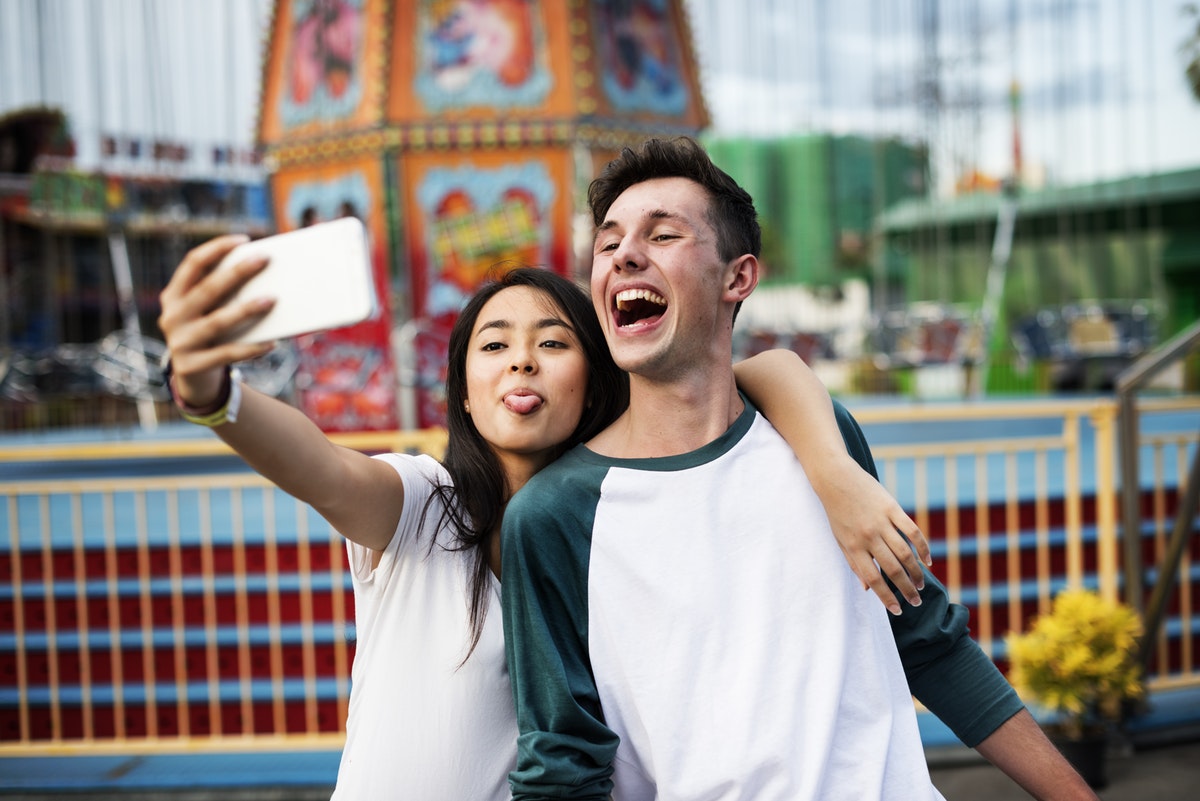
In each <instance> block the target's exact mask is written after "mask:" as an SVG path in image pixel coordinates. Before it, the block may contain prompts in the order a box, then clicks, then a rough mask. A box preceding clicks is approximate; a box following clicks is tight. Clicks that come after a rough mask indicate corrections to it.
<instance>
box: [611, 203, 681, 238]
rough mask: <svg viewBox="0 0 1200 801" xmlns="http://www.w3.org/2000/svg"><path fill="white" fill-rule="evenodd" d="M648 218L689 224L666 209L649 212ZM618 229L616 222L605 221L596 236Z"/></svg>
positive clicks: (678, 215) (679, 215)
mask: <svg viewBox="0 0 1200 801" xmlns="http://www.w3.org/2000/svg"><path fill="white" fill-rule="evenodd" d="M646 217H648V218H649V219H651V220H675V221H677V222H679V223H681V224H684V225H686V224H688V220H687V218H686V217H684V216H683V215H682V214H676V213H675V212H673V211H667V210H666V209H654V210H653V211H651V212H647V214H646ZM616 227H617V221H616V220H605V221H604V222H602V223H600V225H598V226H596V236H600V234H602V233H604V232H605V231H609V230H611V229H613V228H616Z"/></svg>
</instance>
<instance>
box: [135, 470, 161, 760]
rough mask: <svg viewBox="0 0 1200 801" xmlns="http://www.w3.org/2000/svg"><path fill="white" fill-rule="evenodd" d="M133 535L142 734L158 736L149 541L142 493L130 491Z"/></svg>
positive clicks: (144, 494)
mask: <svg viewBox="0 0 1200 801" xmlns="http://www.w3.org/2000/svg"><path fill="white" fill-rule="evenodd" d="M133 513H134V536H135V537H136V538H137V576H138V617H139V618H141V624H142V625H141V629H142V686H143V687H144V688H145V693H146V703H145V712H144V714H145V716H146V736H148V737H151V738H156V737H158V681H157V675H156V670H155V665H154V601H153V599H152V598H151V597H150V580H151V578H152V576H151V571H150V544H149V542H148V534H147V531H146V528H147V522H146V493H144V492H141V491H138V492H134V494H133Z"/></svg>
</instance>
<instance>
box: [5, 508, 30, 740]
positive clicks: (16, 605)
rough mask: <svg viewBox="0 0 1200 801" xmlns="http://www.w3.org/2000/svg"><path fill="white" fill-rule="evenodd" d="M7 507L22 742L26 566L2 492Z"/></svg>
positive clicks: (25, 731)
mask: <svg viewBox="0 0 1200 801" xmlns="http://www.w3.org/2000/svg"><path fill="white" fill-rule="evenodd" d="M4 502H5V504H6V506H7V508H8V554H9V559H10V560H11V562H12V588H13V636H14V638H15V639H16V652H17V720H18V726H19V737H20V741H21V742H22V743H28V742H29V740H30V736H31V732H30V728H29V726H30V720H29V655H28V652H27V650H26V649H27V645H26V637H25V581H24V573H25V566H24V564H23V561H24V557H23V555H22V554H21V517H20V515H19V514H18V513H17V498H16V496H12V495H5V497H4Z"/></svg>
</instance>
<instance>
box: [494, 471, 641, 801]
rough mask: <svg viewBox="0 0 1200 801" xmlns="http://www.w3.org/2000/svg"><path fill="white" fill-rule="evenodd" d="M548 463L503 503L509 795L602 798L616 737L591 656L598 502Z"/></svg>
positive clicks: (519, 798)
mask: <svg viewBox="0 0 1200 801" xmlns="http://www.w3.org/2000/svg"><path fill="white" fill-rule="evenodd" d="M561 475H562V473H561V471H560V472H558V473H555V472H554V471H553V470H552V469H551V468H547V470H544V471H543V474H542V475H539V476H537V477H535V479H534V480H533V481H530V482H529V483H528V484H527V485H526V486H525V488H524V489H522V490H521V492H519V493H517V494H516V495H515V496H514V497H513V499H512V500H511V501H510V502H509V505H508V508H507V509H506V510H505V514H504V524H503V529H502V535H501V553H502V555H503V556H502V559H501V563H502V569H501V579H502V580H501V587H502V590H501V605H502V609H503V614H504V637H505V651H506V654H507V657H508V669H509V674H510V676H511V678H512V686H513V697H514V700H515V702H516V707H517V723H518V726H519V729H520V736H519V738H518V740H517V766H516V770H514V771H513V772H512V773H511V774H510V776H509V784H510V785H511V788H512V793H513V801H532V800H533V799H549V798H571V799H596V801H606V800H607V799H608V797H609V794H610V793H611V792H612V781H611V775H612V763H613V758H614V757H615V755H616V751H617V744H618V738H617V735H616V734H615V733H614V732H613V731H612V730H611V729H609V728H608V727H607V726H606V725H605V723H604V715H603V713H602V711H601V709H600V699H599V693H598V691H597V689H596V682H595V678H594V676H593V675H592V670H591V662H590V659H589V654H588V629H587V619H588V611H587V570H588V553H589V550H590V540H591V521H592V519H593V517H594V509H595V501H594V500H590V501H589V498H587V497H580V495H581V493H579V492H577V491H573V490H572V489H570V488H567V487H564V486H563V484H562V482H561V481H558V480H557V477H558V476H561Z"/></svg>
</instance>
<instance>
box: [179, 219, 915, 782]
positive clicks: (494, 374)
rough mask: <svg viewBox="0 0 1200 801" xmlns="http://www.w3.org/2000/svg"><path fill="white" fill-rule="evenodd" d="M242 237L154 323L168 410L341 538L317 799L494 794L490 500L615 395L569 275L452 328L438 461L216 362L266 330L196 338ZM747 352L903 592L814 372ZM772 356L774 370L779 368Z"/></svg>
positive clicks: (503, 297) (488, 297)
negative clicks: (347, 598) (311, 410)
mask: <svg viewBox="0 0 1200 801" xmlns="http://www.w3.org/2000/svg"><path fill="white" fill-rule="evenodd" d="M242 241H244V238H242V237H234V236H231V237H221V238H218V239H215V240H212V241H210V242H207V243H205V244H204V245H201V246H200V247H198V248H196V249H195V250H193V251H191V252H190V253H189V254H188V255H187V256H186V257H185V258H184V260H183V262H182V263H181V264H180V265H179V267H178V269H177V270H176V272H175V274H174V276H173V277H172V279H171V281H170V283H169V284H168V285H167V287H166V288H165V289H164V290H163V292H162V295H161V303H162V315H161V317H160V319H159V326H160V327H161V329H162V331H163V333H164V335H165V337H166V341H167V345H168V347H169V349H170V352H171V358H172V375H171V378H170V380H171V384H172V390H173V392H174V395H175V398H176V403H177V404H179V407H180V409H181V410H182V411H183V413H184V415H185V416H186V417H187V418H188V419H191V420H193V421H195V422H199V423H202V424H205V425H210V426H212V427H213V430H214V431H215V433H216V434H217V435H218V436H219V437H220V438H221V439H222V440H224V441H225V442H226V443H228V444H229V445H230V446H231V447H232V448H233V449H234V450H235V451H237V453H238V454H239V455H241V457H242V458H243V459H244V460H245V461H246V462H247V463H248V464H249V465H250V466H251V467H253V468H254V469H255V470H256V471H258V472H259V473H261V474H262V475H263V476H265V477H267V478H269V479H270V480H271V481H273V482H274V483H275V484H276V485H278V486H279V487H280V488H281V489H283V490H285V491H286V492H288V493H290V494H291V495H293V496H295V497H296V498H299V499H300V500H302V501H305V502H306V503H308V504H310V505H311V506H312V507H313V508H314V509H316V510H317V511H318V512H319V513H320V514H321V515H322V516H324V517H325V519H327V520H328V521H329V522H330V524H331V525H332V526H333V527H334V528H335V529H336V530H337V531H339V532H340V533H341V534H342V535H343V536H345V537H346V539H347V549H348V554H349V561H350V567H351V571H352V575H353V584H354V593H355V615H356V630H357V642H356V654H355V659H354V665H353V669H352V686H353V690H352V692H351V698H350V711H349V718H348V720H347V723H346V732H347V733H346V744H345V748H344V751H343V755H342V761H341V766H340V768H339V771H338V780H337V788H336V790H335V792H334V798H336V799H340V798H346V799H349V798H386V797H404V798H471V799H507V798H508V797H509V790H508V773H509V771H510V770H511V769H512V767H513V765H514V762H515V758H516V735H517V724H516V718H515V712H514V709H513V700H512V694H511V693H512V691H511V687H510V685H509V679H508V672H507V669H506V665H505V659H504V639H503V632H502V629H501V620H500V614H499V611H498V610H499V605H498V601H499V592H500V584H499V580H498V578H497V576H498V575H499V564H500V560H499V527H500V520H501V516H502V515H503V511H504V505H505V503H506V502H507V500H508V498H509V497H511V495H512V494H513V493H514V492H516V491H517V490H518V489H519V488H520V487H521V486H522V485H523V484H524V483H525V481H526V480H528V478H529V477H530V476H532V475H533V474H534V473H536V472H537V471H538V470H540V469H541V468H542V467H544V466H546V465H547V464H549V463H550V462H551V461H552V460H553V459H555V458H556V457H557V456H558V455H560V454H561V453H562V452H563V451H564V450H566V449H567V448H568V447H571V446H573V445H574V444H576V443H578V442H581V441H585V440H587V439H589V438H590V437H591V436H593V435H594V434H595V433H597V432H598V431H600V430H602V429H603V428H604V427H605V426H606V425H608V423H609V422H611V421H612V420H613V419H614V418H615V417H616V415H618V414H619V413H620V412H621V411H622V410H623V409H624V407H625V404H626V403H627V400H628V379H627V377H626V376H625V375H624V373H622V372H621V371H620V370H619V369H618V368H617V367H616V365H615V364H614V363H613V361H612V359H611V357H610V356H609V353H608V350H607V347H606V345H605V342H604V337H603V335H602V333H601V330H600V327H599V324H598V322H597V320H596V316H595V313H594V311H593V309H592V305H591V302H590V300H589V299H588V297H587V295H586V294H585V293H584V292H583V291H582V289H580V288H579V287H576V286H575V285H574V284H572V283H570V282H569V281H567V280H566V279H564V278H561V277H559V276H557V275H554V274H553V273H550V272H549V271H546V270H538V269H518V270H515V271H512V272H510V273H508V274H507V275H505V276H503V277H502V278H500V279H498V280H497V281H496V282H494V283H491V284H489V285H487V286H485V287H484V288H483V289H481V290H480V291H479V293H478V294H477V295H476V296H475V297H474V298H472V299H471V301H470V302H469V303H468V304H467V306H466V307H465V308H464V309H463V311H462V313H461V314H460V316H459V319H458V322H457V323H456V324H455V326H454V329H453V332H452V334H451V338H450V349H449V370H448V374H447V381H446V393H447V399H448V405H447V408H448V415H447V428H448V434H449V439H448V445H447V448H446V453H445V455H444V458H443V460H442V462H440V463H439V462H438V461H436V460H434V459H433V458H431V457H429V456H410V455H404V454H387V455H383V456H378V457H368V456H366V455H364V454H362V453H359V452H357V451H354V450H351V449H348V448H343V447H340V446H337V445H335V444H333V443H332V442H331V441H330V440H329V439H328V438H326V436H325V435H324V434H323V432H321V430H320V429H319V428H318V427H317V426H316V425H315V424H313V423H312V422H311V421H310V420H309V419H308V418H306V417H305V416H304V415H303V413H301V412H300V411H299V410H297V409H295V408H293V407H291V406H289V405H288V404H286V403H283V402H281V401H279V400H276V399H274V398H271V397H269V396H267V395H264V394H261V393H258V392H255V391H254V390H252V389H250V388H249V387H244V386H241V385H240V384H238V383H237V380H236V377H234V376H232V375H231V371H230V365H231V364H232V363H234V362H238V361H241V360H245V359H250V358H254V357H257V356H260V355H262V354H264V353H266V352H267V351H268V350H269V349H270V345H242V344H214V343H216V342H218V341H219V340H220V338H221V334H222V333H224V332H226V331H228V330H231V329H233V328H235V327H237V326H239V325H240V324H243V323H244V322H246V321H247V320H249V319H251V318H254V317H257V316H261V315H263V314H265V313H266V312H267V311H269V310H270V307H271V303H270V302H269V301H265V302H260V301H255V302H248V303H245V304H238V305H223V304H224V300H225V299H226V298H228V297H230V295H231V294H232V293H233V292H234V291H235V290H236V288H237V287H239V286H240V285H241V284H243V283H244V282H245V281H247V280H249V278H251V277H252V276H253V275H254V274H256V273H257V272H258V271H259V270H261V269H262V267H263V266H265V262H262V261H247V262H244V263H242V264H240V265H238V266H237V267H235V268H234V269H232V270H229V271H221V272H219V273H214V272H213V267H215V265H216V264H218V263H219V262H220V260H221V259H222V258H223V257H224V256H225V254H227V253H228V252H229V251H230V250H231V249H232V248H233V247H234V246H236V245H237V244H239V243H240V242H242ZM793 360H794V362H795V365H800V366H799V367H796V369H791V368H793V366H794V365H793V364H792V361H793ZM751 364H752V368H751V369H750V370H749V371H748V372H747V373H746V376H747V381H748V385H747V386H746V387H745V389H746V391H747V393H748V394H749V395H751V396H752V397H753V398H755V399H756V400H760V401H762V402H763V405H764V410H765V411H766V412H767V413H768V414H772V410H774V412H775V413H777V414H779V415H784V414H793V415H795V416H796V417H797V418H798V419H804V418H805V417H810V418H812V419H814V420H817V421H819V424H818V425H812V424H809V425H807V426H803V427H800V426H797V428H803V429H804V431H803V433H802V434H800V435H799V436H797V437H795V438H796V439H800V438H803V439H805V440H806V441H805V442H794V443H793V445H796V446H798V447H797V449H798V453H800V454H801V455H803V456H804V457H805V462H804V463H805V464H806V465H807V466H808V469H809V472H810V473H813V472H814V471H819V472H821V473H822V475H823V476H826V477H827V480H826V481H825V482H824V485H825V486H834V485H835V484H837V485H839V486H840V485H841V484H842V483H845V482H849V483H850V484H852V485H853V486H854V487H856V488H858V490H859V491H852V492H846V491H845V489H840V490H839V491H837V492H831V493H830V498H831V500H830V503H831V509H830V517H831V519H832V520H833V521H834V524H835V531H837V535H838V537H839V543H840V544H841V545H842V547H843V550H844V551H846V554H847V558H848V559H850V561H851V564H852V565H865V564H867V563H870V565H871V566H870V567H869V568H866V569H863V570H861V571H858V568H857V567H856V572H859V575H860V578H862V579H863V582H864V585H867V584H872V585H873V586H874V583H875V582H878V584H879V585H883V586H884V588H885V590H886V585H884V584H883V581H882V578H880V576H879V568H878V567H876V566H875V562H878V563H879V565H880V566H881V567H884V571H885V572H887V573H888V575H889V576H891V577H893V579H894V580H895V581H896V583H897V585H898V586H901V585H903V584H904V583H905V582H907V583H908V587H909V590H906V591H905V594H906V595H909V596H910V597H911V596H914V595H915V589H913V588H912V579H911V577H912V576H914V575H916V576H919V575H920V568H919V566H918V565H917V563H916V559H915V558H914V556H913V554H912V551H911V549H910V548H909V546H908V545H907V543H905V542H904V540H903V539H901V538H900V537H899V536H898V535H897V533H896V527H897V526H899V527H900V528H901V530H903V531H904V532H905V533H906V534H907V535H908V537H909V538H910V539H912V540H913V541H914V542H915V544H916V545H917V547H918V549H920V551H921V553H922V555H923V556H926V558H927V554H928V550H927V546H926V545H925V542H924V538H923V537H922V536H921V535H920V532H919V531H918V530H917V529H916V527H915V525H913V523H912V521H911V520H909V519H908V517H907V516H906V515H904V513H903V512H902V511H901V510H900V508H899V506H898V505H897V504H896V503H895V501H894V499H892V498H891V496H890V495H888V494H887V493H886V491H884V490H883V489H882V488H880V487H879V485H878V484H876V483H875V482H874V481H873V480H872V479H871V478H870V477H869V476H867V475H866V474H865V473H863V472H862V471H861V469H860V468H858V466H857V464H856V463H854V462H853V460H851V459H850V458H849V457H848V456H846V455H845V451H844V448H842V447H841V443H840V436H839V435H838V433H837V429H836V425H835V422H834V419H833V414H832V410H831V408H830V404H829V398H828V395H827V394H826V393H825V391H824V388H823V387H821V386H820V384H819V382H816V380H815V379H814V378H812V377H811V376H810V375H808V374H807V372H805V368H803V367H802V365H801V363H800V361H799V358H798V357H795V356H794V355H792V356H790V357H788V356H783V355H781V354H770V355H769V358H767V359H759V360H758V361H757V362H754V361H753V360H751ZM785 364H786V365H787V366H788V367H789V369H788V371H787V374H786V375H780V374H777V373H776V371H777V369H778V368H779V367H780V365H785ZM766 384H771V385H772V388H771V389H770V390H768V389H767V387H766V386H765V385H766ZM767 396H770V397H773V398H774V399H775V400H776V403H769V402H767ZM792 396H794V397H792ZM818 415H819V417H817V416H818ZM831 443H834V444H831ZM864 498H867V499H868V503H866V504H864ZM842 521H851V522H850V525H841V524H840V523H841V522H842ZM797 536H803V532H797ZM872 571H873V572H872ZM910 590H911V592H910ZM881 597H884V596H883V595H882V594H881ZM886 597H887V599H889V600H891V602H892V603H893V604H894V603H895V601H894V596H892V594H891V593H890V591H888V592H887V596H886ZM493 606H495V614H492V613H491V611H492V607H493ZM894 611H898V607H897V609H896V610H894Z"/></svg>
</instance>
